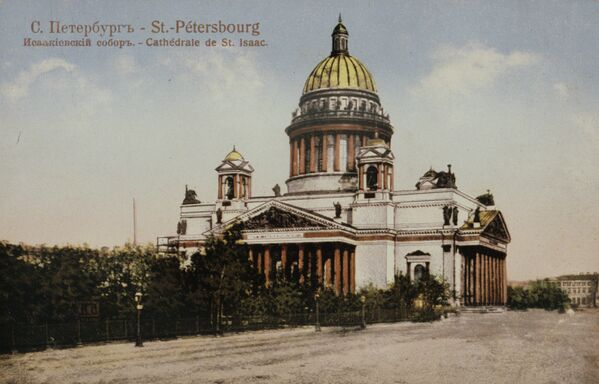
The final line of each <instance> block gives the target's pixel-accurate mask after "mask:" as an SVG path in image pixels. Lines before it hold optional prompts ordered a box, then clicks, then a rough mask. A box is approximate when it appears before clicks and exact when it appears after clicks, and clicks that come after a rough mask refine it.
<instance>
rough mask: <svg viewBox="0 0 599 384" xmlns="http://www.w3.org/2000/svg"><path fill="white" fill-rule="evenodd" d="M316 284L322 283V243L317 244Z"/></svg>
mask: <svg viewBox="0 0 599 384" xmlns="http://www.w3.org/2000/svg"><path fill="white" fill-rule="evenodd" d="M316 284H317V285H321V284H322V247H321V245H320V244H317V245H316Z"/></svg>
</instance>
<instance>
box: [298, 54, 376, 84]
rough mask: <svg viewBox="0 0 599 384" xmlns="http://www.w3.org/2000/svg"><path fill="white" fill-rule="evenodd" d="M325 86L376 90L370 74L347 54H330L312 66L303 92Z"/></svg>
mask: <svg viewBox="0 0 599 384" xmlns="http://www.w3.org/2000/svg"><path fill="white" fill-rule="evenodd" d="M326 88H357V89H363V90H366V91H370V92H376V86H375V84H374V79H373V78H372V75H371V74H370V72H369V71H368V69H366V66H364V64H362V63H361V62H360V61H359V60H358V59H356V58H355V57H353V56H350V55H349V54H337V55H331V56H329V57H327V58H325V59H324V60H322V61H321V62H320V63H318V65H317V66H316V67H315V68H314V70H313V71H312V73H310V76H308V79H307V80H306V84H305V85H304V93H308V92H311V91H315V90H317V89H326Z"/></svg>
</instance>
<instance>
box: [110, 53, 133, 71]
mask: <svg viewBox="0 0 599 384" xmlns="http://www.w3.org/2000/svg"><path fill="white" fill-rule="evenodd" d="M114 67H115V69H116V70H117V71H118V72H119V73H120V74H121V75H128V74H130V73H133V72H135V71H136V70H137V63H136V61H135V57H133V56H131V55H120V56H117V57H116V59H115V60H114Z"/></svg>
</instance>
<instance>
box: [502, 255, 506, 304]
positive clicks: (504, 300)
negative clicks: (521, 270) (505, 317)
mask: <svg viewBox="0 0 599 384" xmlns="http://www.w3.org/2000/svg"><path fill="white" fill-rule="evenodd" d="M502 271H503V278H502V281H503V304H506V303H507V255H506V256H503V263H502Z"/></svg>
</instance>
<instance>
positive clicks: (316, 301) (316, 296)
mask: <svg viewBox="0 0 599 384" xmlns="http://www.w3.org/2000/svg"><path fill="white" fill-rule="evenodd" d="M319 298H320V295H319V294H318V292H316V293H315V294H314V302H315V303H316V325H315V329H314V330H315V331H316V332H320V317H319V313H318V299H319Z"/></svg>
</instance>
